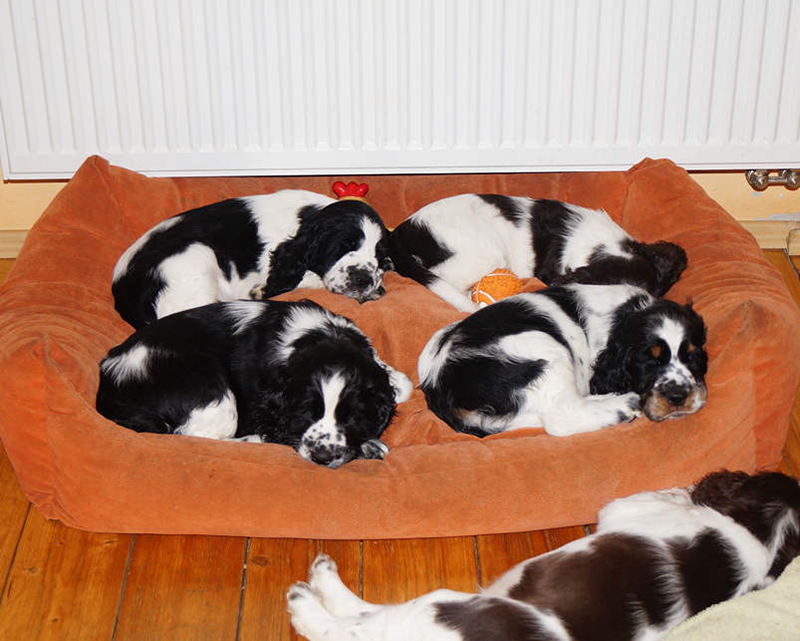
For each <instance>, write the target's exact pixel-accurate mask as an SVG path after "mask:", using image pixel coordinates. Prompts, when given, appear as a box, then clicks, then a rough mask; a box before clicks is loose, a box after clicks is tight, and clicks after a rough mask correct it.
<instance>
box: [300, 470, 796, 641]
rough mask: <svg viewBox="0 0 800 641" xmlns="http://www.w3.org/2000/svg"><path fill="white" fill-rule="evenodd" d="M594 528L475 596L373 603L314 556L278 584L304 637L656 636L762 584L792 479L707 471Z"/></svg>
mask: <svg viewBox="0 0 800 641" xmlns="http://www.w3.org/2000/svg"><path fill="white" fill-rule="evenodd" d="M598 520H599V523H598V527H597V532H596V533H595V534H592V535H589V536H586V537H584V538H582V539H578V540H576V541H572V542H571V543H568V544H567V545H564V546H563V547H561V548H558V549H556V550H553V551H552V552H548V553H546V554H543V555H541V556H537V557H534V558H532V559H528V560H527V561H523V562H522V563H520V564H518V565H517V566H516V567H514V568H512V569H510V570H509V571H508V572H506V573H505V574H504V575H503V576H501V577H500V578H499V579H498V580H497V581H496V582H495V583H494V584H492V585H491V586H489V588H488V589H486V590H484V591H482V592H480V593H479V594H471V593H465V592H455V591H452V590H444V589H442V590H436V591H435V592H431V593H429V594H426V595H424V596H421V597H419V598H416V599H414V600H412V601H408V602H406V603H401V604H396V605H377V604H373V603H369V602H367V601H363V600H362V599H360V598H358V597H357V596H356V595H355V594H353V593H352V592H351V591H350V590H349V589H348V588H347V587H346V586H345V585H344V583H343V582H342V580H341V579H340V578H339V574H338V572H337V569H336V565H335V563H334V562H333V561H332V560H331V559H330V558H329V557H327V556H325V555H320V556H318V557H317V559H316V561H314V563H313V564H312V566H311V569H310V571H309V576H308V583H305V582H300V583H295V584H294V585H293V586H292V587H291V588H290V590H289V593H288V604H289V612H290V614H291V617H292V624H293V625H294V627H295V629H296V630H297V631H298V632H299V633H300V634H302V635H304V636H305V637H306V638H308V639H310V641H317V640H321V639H325V640H326V641H339V640H342V641H343V640H345V639H371V640H374V641H390V640H392V639H397V640H398V641H399V640H401V639H402V640H403V641H405V640H406V639H428V640H431V641H433V640H438V639H441V640H442V641H444V640H456V639H461V640H464V641H476V640H478V639H480V640H481V641H509V640H511V639H526V640H529V641H536V640H541V641H565V640H584V639H585V640H589V639H591V640H592V641H602V640H604V639H609V640H614V641H625V640H628V639H629V640H633V639H659V638H661V637H663V636H664V635H666V634H667V632H668V631H669V630H671V629H672V628H673V627H675V626H676V625H678V624H679V623H680V622H682V621H683V620H685V619H687V618H688V617H690V616H692V615H693V614H696V613H697V612H700V611H701V610H703V609H705V608H707V607H709V606H710V605H713V604H715V603H719V602H721V601H725V600H727V599H731V598H733V597H737V596H740V595H742V594H745V593H746V592H749V591H751V590H756V589H760V588H763V587H765V586H767V585H769V584H770V583H772V582H773V581H774V580H775V578H777V577H778V575H780V573H781V572H782V571H783V569H784V568H785V567H786V565H788V564H789V562H790V561H791V560H792V559H793V558H795V557H796V556H797V555H798V554H800V485H798V483H797V481H795V480H794V479H792V478H790V477H788V476H784V475H782V474H778V473H774V472H773V473H763V474H759V475H755V476H749V475H747V474H745V473H743V472H716V473H714V474H711V475H709V476H707V477H706V478H704V479H703V480H702V481H700V483H698V484H697V486H696V487H694V488H693V489H689V490H683V489H678V488H675V489H670V490H662V491H659V492H644V493H641V494H634V495H633V496H630V497H627V498H624V499H618V500H616V501H613V502H612V503H610V504H608V505H607V506H606V507H604V508H603V509H602V510H601V511H600V513H599V515H598Z"/></svg>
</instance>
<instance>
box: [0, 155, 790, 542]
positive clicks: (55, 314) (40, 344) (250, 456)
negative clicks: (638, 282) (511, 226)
mask: <svg viewBox="0 0 800 641" xmlns="http://www.w3.org/2000/svg"><path fill="white" fill-rule="evenodd" d="M338 179H343V180H356V181H362V182H367V183H368V184H369V185H370V192H369V194H368V199H369V201H370V203H371V204H372V205H373V206H374V207H375V208H376V209H377V210H378V211H379V213H380V214H381V215H382V216H383V218H384V220H385V222H386V223H387V225H389V226H395V225H397V224H398V223H399V222H401V221H402V220H403V219H404V218H405V217H407V216H408V215H409V214H410V213H411V212H413V211H414V210H416V209H417V208H419V207H421V206H422V205H424V204H426V203H428V202H431V201H433V200H436V199H438V198H442V197H444V196H449V195H454V194H458V193H463V192H493V193H504V194H509V195H518V194H525V195H531V196H535V197H541V198H558V199H561V200H566V201H569V202H573V203H576V204H579V205H584V206H588V207H602V208H604V209H606V210H607V211H608V212H609V213H610V214H611V216H612V217H613V218H614V219H615V220H617V221H618V222H620V223H621V224H622V225H623V227H625V228H626V229H627V230H628V231H629V232H630V233H632V234H633V235H635V236H637V237H638V238H640V239H642V240H645V241H654V240H658V239H665V240H669V241H673V242H677V243H679V244H681V245H682V246H683V247H684V248H685V250H686V252H687V255H688V259H689V267H688V269H687V270H686V272H685V274H684V276H683V277H682V278H681V280H680V281H679V282H678V283H677V285H676V286H675V287H674V288H673V289H672V290H671V291H670V292H669V293H668V297H669V298H671V299H673V300H677V301H678V302H681V303H682V302H685V301H686V300H687V299H688V298H691V299H692V300H693V301H694V305H695V308H696V309H697V310H698V311H699V312H700V313H701V314H702V315H703V316H704V318H705V320H706V324H707V327H708V352H709V357H710V362H709V371H708V377H707V383H708V390H709V394H708V403H707V405H706V407H705V408H704V409H703V410H701V411H700V412H699V413H697V414H695V415H692V416H689V417H686V418H682V419H678V420H672V421H666V422H663V423H652V422H649V421H648V420H647V419H644V418H642V419H638V420H636V421H634V422H633V423H629V424H624V425H619V426H614V427H610V428H607V429H604V430H601V431H599V432H595V433H591V434H584V435H578V436H572V437H567V438H558V437H551V436H548V435H546V434H544V432H543V431H542V430H541V429H536V428H531V429H525V430H519V431H515V432H512V433H507V434H499V435H495V436H491V437H488V438H485V439H478V438H476V437H473V436H467V435H463V434H458V433H456V432H453V431H452V430H450V428H448V427H447V426H446V425H445V424H444V423H442V422H441V421H440V420H439V419H437V418H436V417H435V416H434V415H433V414H432V413H431V412H430V411H429V410H428V409H427V407H426V405H425V401H424V398H423V395H422V393H421V392H420V391H419V390H418V389H417V390H415V391H414V393H413V394H412V396H411V398H410V399H409V400H408V401H407V402H405V403H403V404H401V405H400V406H399V407H398V413H397V416H396V418H395V419H394V421H393V422H392V424H391V425H390V426H389V428H388V429H387V431H386V432H385V434H384V440H385V441H386V442H387V444H388V445H389V446H390V448H391V450H390V452H389V454H388V455H387V457H386V459H385V460H384V461H374V460H369V461H367V460H359V461H353V462H351V463H348V464H347V465H345V466H343V467H341V468H339V469H336V470H330V469H327V468H322V467H318V466H316V465H314V464H312V463H309V462H307V461H304V460H302V459H301V458H300V457H299V456H298V455H297V454H296V453H295V452H294V451H293V450H292V449H290V448H288V447H285V446H279V445H272V444H252V443H228V442H218V441H210V440H204V439H200V438H193V437H182V436H169V435H154V434H138V433H136V432H133V431H130V430H127V429H124V428H122V427H119V426H117V425H115V424H114V423H112V422H110V421H108V420H106V419H105V418H103V417H102V416H100V415H99V414H98V413H97V412H96V411H95V409H94V399H95V393H96V390H97V384H98V363H99V361H100V359H101V358H102V357H103V355H104V354H105V353H106V351H107V350H108V349H109V348H110V347H112V346H113V345H116V344H118V343H119V342H121V341H122V340H124V339H125V338H126V337H127V336H128V335H129V334H130V333H131V331H132V330H131V328H130V327H129V326H128V325H127V324H126V323H125V322H124V321H122V320H121V319H120V318H119V316H118V315H117V314H116V312H115V310H114V307H113V300H112V296H111V289H110V284H111V273H112V269H113V267H114V264H115V262H116V260H117V258H118V257H119V255H120V254H121V252H122V251H123V250H124V249H125V248H126V247H127V246H128V245H129V244H130V243H131V242H133V241H134V240H135V239H136V238H137V237H139V236H140V235H141V234H142V233H143V232H144V231H146V230H147V229H148V228H150V227H151V226H152V225H153V224H155V223H156V222H158V221H159V220H162V219H164V218H166V217H168V216H171V215H173V214H175V213H178V212H180V211H184V210H187V209H190V208H192V207H196V206H199V205H202V204H205V203H210V202H214V201H217V200H221V199H223V198H227V197H231V196H241V195H249V194H256V193H267V192H272V191H276V190H278V189H282V188H287V187H291V188H303V189H310V190H313V191H318V192H321V193H326V194H329V193H331V191H330V186H331V184H332V183H333V182H334V180H338ZM386 286H387V294H386V296H385V297H383V298H382V299H381V300H379V301H373V302H368V303H365V304H363V305H359V304H358V303H357V302H355V301H353V300H351V299H348V298H345V297H343V296H338V295H335V294H331V293H329V292H325V291H314V290H298V291H295V292H291V293H290V294H286V295H284V296H282V298H284V299H291V300H294V299H299V298H303V297H308V298H311V299H313V300H315V301H317V302H319V303H321V304H322V305H324V306H326V307H328V308H330V309H331V310H333V311H334V312H337V313H341V314H344V315H346V316H349V317H350V318H352V319H353V320H354V321H355V322H356V323H357V324H358V325H359V326H360V327H361V328H362V330H364V332H365V333H366V334H367V335H368V336H369V337H370V338H371V339H372V341H373V344H374V345H375V347H376V349H377V351H378V353H379V354H380V356H381V358H383V359H384V360H385V361H386V362H388V363H391V364H392V365H393V366H394V367H396V368H398V369H400V370H402V371H403V372H405V373H406V374H408V375H409V376H411V377H412V379H413V380H414V382H415V383H417V382H418V379H417V373H416V361H417V357H418V355H419V353H420V351H421V350H422V348H423V346H424V345H425V343H426V342H427V340H428V338H429V337H430V336H431V334H432V333H433V332H434V331H435V330H436V329H438V328H439V327H441V326H443V325H444V324H446V323H449V322H451V321H454V320H456V319H459V318H462V317H463V316H464V314H462V313H460V312H457V311H456V310H454V309H453V308H451V307H449V306H448V305H447V304H445V303H443V302H442V301H440V300H439V299H438V298H437V297H436V296H434V295H433V294H432V293H430V292H429V291H428V290H426V289H425V288H424V287H422V286H421V285H418V284H417V283H414V282H413V281H410V280H408V279H405V278H403V277H401V276H399V275H398V274H395V273H390V274H388V275H387V277H386ZM527 287H528V288H529V289H533V288H535V287H536V284H535V283H528V284H527ZM0 327H1V328H2V330H0V332H1V333H0V367H2V370H1V371H2V372H3V374H4V385H3V386H2V387H0V407H2V412H0V437H1V438H2V442H3V445H4V447H5V450H6V452H7V453H8V456H9V458H10V460H11V462H12V464H13V466H14V469H15V470H16V473H17V475H18V478H19V482H20V485H21V486H22V488H23V490H24V492H25V494H26V496H27V497H28V498H29V499H30V500H31V502H32V503H33V504H34V505H35V506H36V507H37V508H38V509H39V510H40V511H41V512H42V514H44V515H45V516H46V517H48V518H55V519H60V520H61V521H63V522H64V523H65V524H67V525H70V526H74V527H78V528H82V529H87V530H94V531H113V532H153V533H197V534H221V535H249V536H287V537H301V538H333V539H335V538H350V539H357V538H394V537H429V536H452V535H467V534H476V533H491V532H510V531H521V530H533V529H542V528H550V527H559V526H565V525H572V524H582V523H589V522H592V521H594V519H595V515H596V512H597V510H598V508H599V507H601V506H602V505H603V504H605V503H607V502H608V501H610V500H611V499H613V498H615V497H619V496H624V495H628V494H631V493H633V492H637V491H640V490H649V489H657V488H663V487H669V486H674V485H686V484H689V483H691V482H692V481H694V480H696V479H697V478H698V477H700V476H701V475H702V474H703V473H705V472H708V471H711V470H716V469H718V468H722V467H727V468H731V469H742V470H746V471H748V472H752V471H754V470H756V469H770V468H774V467H775V466H776V465H777V464H778V462H779V458H780V453H781V449H782V446H783V443H784V439H785V434H786V430H787V427H788V420H789V414H790V411H791V406H792V402H793V399H794V395H795V391H796V390H797V385H798V379H799V378H800V315H799V314H798V311H797V309H796V307H795V305H794V303H793V301H792V300H791V298H790V296H789V294H788V292H787V290H786V288H785V285H784V283H783V281H782V279H781V277H780V275H779V274H778V273H777V272H776V271H775V270H774V269H773V268H772V267H771V266H770V265H769V264H768V263H766V261H765V260H764V258H763V256H762V254H761V251H760V249H759V248H758V246H757V244H756V243H755V241H754V239H753V238H752V236H751V235H750V234H749V233H748V232H746V231H745V230H744V229H742V227H741V226H740V225H738V224H737V223H736V222H735V221H734V220H733V219H732V218H731V217H730V216H729V215H728V214H727V213H726V212H725V211H724V210H723V209H722V208H721V207H720V206H719V205H717V204H716V203H715V202H713V201H712V200H711V199H710V198H709V197H708V196H707V195H706V194H705V193H704V192H703V191H702V189H701V188H700V187H699V186H698V185H697V184H696V183H695V182H694V181H692V180H691V178H690V177H689V176H688V175H687V174H686V172H684V171H683V170H681V169H680V168H678V167H677V166H675V165H674V164H673V163H671V162H669V161H665V160H649V159H648V160H645V161H642V162H641V163H640V164H639V165H637V166H635V167H633V168H632V169H630V170H629V171H627V172H609V173H574V174H511V175H448V176H445V175H433V176H423V175H421V176H334V177H296V178H295V177H290V178H287V177H278V178H276V177H272V178H176V179H169V178H146V177H144V176H142V175H140V174H137V173H135V172H131V171H127V170H125V169H122V168H118V167H114V166H111V165H109V164H108V162H107V161H105V160H103V159H102V158H99V157H93V158H90V159H88V160H87V161H86V162H85V163H84V165H83V166H82V167H81V168H80V169H79V171H78V172H77V173H76V174H75V176H74V178H73V179H72V180H71V181H70V183H69V184H68V185H67V186H66V187H65V188H64V189H63V190H62V191H61V193H60V194H59V195H58V196H57V197H56V199H55V200H54V201H53V203H52V204H51V205H50V207H48V209H47V210H46V211H45V213H44V214H43V215H42V217H41V219H40V220H39V221H38V222H37V224H36V225H35V227H34V229H33V230H32V231H31V232H30V234H29V236H28V239H27V241H26V244H25V246H24V248H23V250H22V252H21V253H20V255H19V258H18V259H17V261H16V263H15V265H14V267H13V269H12V271H11V274H10V275H9V279H8V282H7V283H6V284H5V286H4V287H3V288H2V289H1V290H0Z"/></svg>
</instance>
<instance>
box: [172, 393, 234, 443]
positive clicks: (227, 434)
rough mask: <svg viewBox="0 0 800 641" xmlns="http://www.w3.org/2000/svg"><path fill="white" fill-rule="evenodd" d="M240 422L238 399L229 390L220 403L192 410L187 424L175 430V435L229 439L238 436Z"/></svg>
mask: <svg viewBox="0 0 800 641" xmlns="http://www.w3.org/2000/svg"><path fill="white" fill-rule="evenodd" d="M238 420H239V419H238V412H237V409H236V397H234V395H233V392H231V391H230V390H228V391H227V392H226V393H225V395H224V396H223V397H222V398H221V399H220V400H219V401H215V402H213V403H211V404H209V405H206V406H205V407H198V408H195V409H194V410H192V413H191V414H189V418H188V419H186V422H185V423H184V424H183V425H181V426H180V427H178V428H177V429H176V430H175V434H183V435H184V436H200V437H202V438H212V439H217V440H224V439H229V438H231V437H233V435H234V434H236V427H237V424H238Z"/></svg>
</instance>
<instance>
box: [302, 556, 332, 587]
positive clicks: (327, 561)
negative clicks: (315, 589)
mask: <svg viewBox="0 0 800 641" xmlns="http://www.w3.org/2000/svg"><path fill="white" fill-rule="evenodd" d="M325 572H333V573H335V574H338V573H339V568H338V567H337V566H336V561H334V560H333V559H332V558H331V557H329V556H328V555H327V554H325V553H324V552H320V553H319V554H317V558H316V559H314V562H313V563H312V564H311V567H310V568H309V570H308V580H309V583H311V584H312V585H313V584H314V577H315V576H317V575H319V574H324V573H325Z"/></svg>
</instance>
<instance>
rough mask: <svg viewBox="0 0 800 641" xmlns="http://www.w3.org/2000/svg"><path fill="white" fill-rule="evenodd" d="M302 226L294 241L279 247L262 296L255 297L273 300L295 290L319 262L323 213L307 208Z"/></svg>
mask: <svg viewBox="0 0 800 641" xmlns="http://www.w3.org/2000/svg"><path fill="white" fill-rule="evenodd" d="M300 216H301V218H302V224H301V226H300V229H299V230H298V232H297V234H295V236H294V237H293V238H289V239H288V240H285V241H284V242H282V243H281V244H280V245H278V246H277V247H276V248H275V249H274V251H273V252H272V254H271V256H270V264H269V276H268V277H267V282H266V284H265V285H264V286H263V287H262V288H261V290H260V292H257V293H260V296H259V295H254V294H253V293H251V297H252V298H259V299H264V298H271V297H272V296H277V295H278V294H282V293H284V292H288V291H291V290H292V289H294V288H296V287H297V285H298V283H300V281H301V280H303V277H304V276H305V274H306V272H307V271H314V270H313V269H312V268H313V266H314V265H315V264H316V263H317V262H318V258H317V256H318V254H319V249H320V246H321V244H322V243H323V242H324V240H323V239H324V234H323V233H322V232H323V227H322V215H321V214H320V210H318V209H315V208H306V210H304V211H303V212H302V213H301V215H300Z"/></svg>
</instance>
